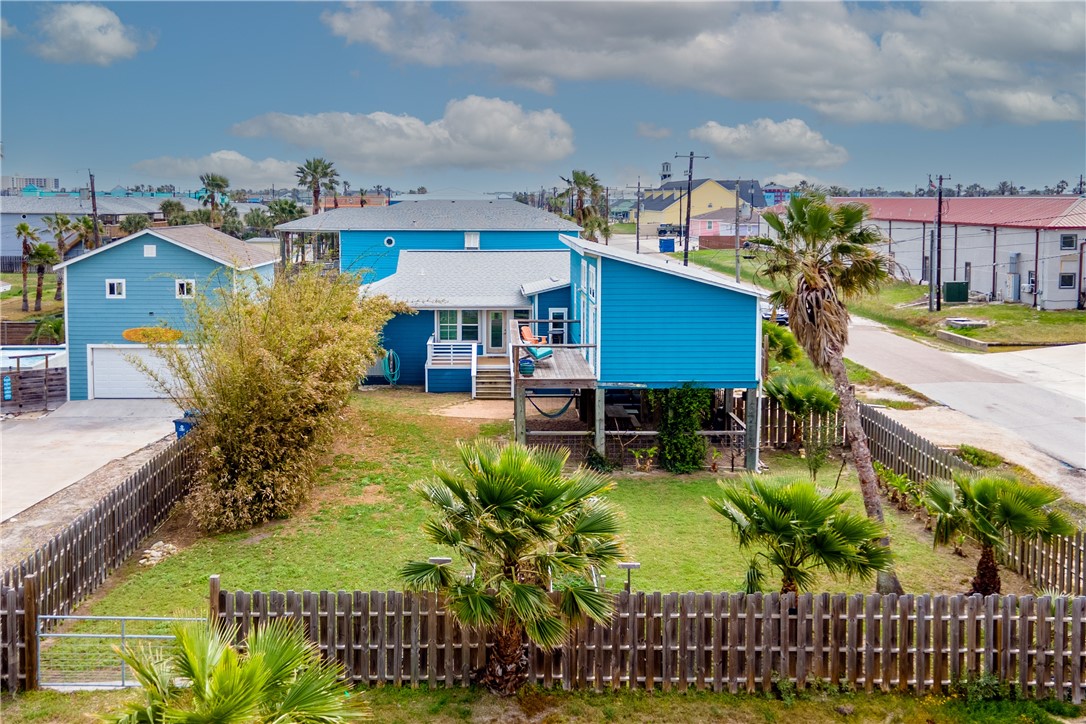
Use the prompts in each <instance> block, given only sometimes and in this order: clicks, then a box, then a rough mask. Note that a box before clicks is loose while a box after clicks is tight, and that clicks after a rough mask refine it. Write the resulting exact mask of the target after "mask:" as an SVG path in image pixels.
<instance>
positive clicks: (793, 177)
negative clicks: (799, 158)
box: [766, 171, 829, 187]
mask: <svg viewBox="0 0 1086 724" xmlns="http://www.w3.org/2000/svg"><path fill="white" fill-rule="evenodd" d="M800 181H806V182H807V183H808V184H810V185H811V186H828V185H829V184H828V183H826V181H824V180H822V179H820V178H818V177H817V176H812V175H811V174H809V173H801V172H799V171H787V172H785V173H778V174H774V175H773V177H772V178H771V179H770V180H769V181H767V182H766V183H767V184H768V183H775V184H780V185H781V186H793V187H794V186H799V183H800Z"/></svg>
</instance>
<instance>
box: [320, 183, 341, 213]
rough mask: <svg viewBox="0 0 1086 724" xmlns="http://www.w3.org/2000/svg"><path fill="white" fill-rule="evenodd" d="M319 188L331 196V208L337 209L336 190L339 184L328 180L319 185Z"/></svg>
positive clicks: (337, 192) (337, 198)
mask: <svg viewBox="0 0 1086 724" xmlns="http://www.w3.org/2000/svg"><path fill="white" fill-rule="evenodd" d="M321 188H323V189H324V190H325V191H327V192H328V193H330V194H332V208H333V209H338V208H339V190H338V189H339V184H338V182H337V181H336V180H335V179H334V178H331V179H328V180H327V181H325V182H324V183H323V184H321Z"/></svg>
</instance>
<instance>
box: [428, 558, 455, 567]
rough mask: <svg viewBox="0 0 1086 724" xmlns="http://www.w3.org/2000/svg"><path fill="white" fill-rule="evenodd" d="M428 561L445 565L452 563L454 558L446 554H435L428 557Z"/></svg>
mask: <svg viewBox="0 0 1086 724" xmlns="http://www.w3.org/2000/svg"><path fill="white" fill-rule="evenodd" d="M427 561H428V562H429V563H431V564H433V565H435V566H444V565H446V564H448V563H452V558H445V557H444V556H434V557H431V558H428V559H427Z"/></svg>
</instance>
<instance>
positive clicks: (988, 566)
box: [969, 546, 1003, 596]
mask: <svg viewBox="0 0 1086 724" xmlns="http://www.w3.org/2000/svg"><path fill="white" fill-rule="evenodd" d="M1002 587H1003V584H1002V582H1001V581H1000V580H999V564H997V563H996V559H995V549H994V548H992V546H984V547H982V548H981V549H980V560H979V561H977V575H976V577H975V578H974V579H973V590H971V591H970V592H969V593H970V594H974V593H979V594H980V595H982V596H991V595H992V594H993V593H996V594H998V593H1000V589H1001V588H1002Z"/></svg>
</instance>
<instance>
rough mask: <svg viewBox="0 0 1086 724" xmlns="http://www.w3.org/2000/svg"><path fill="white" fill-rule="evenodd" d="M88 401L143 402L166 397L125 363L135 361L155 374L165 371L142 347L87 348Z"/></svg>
mask: <svg viewBox="0 0 1086 724" xmlns="http://www.w3.org/2000/svg"><path fill="white" fill-rule="evenodd" d="M90 351H91V379H92V381H93V388H92V390H91V394H90V396H91V397H94V398H96V399H121V400H128V399H147V398H159V397H166V396H167V395H165V394H163V393H162V392H161V391H159V390H158V388H157V387H155V385H154V383H153V382H151V379H150V378H149V377H148V376H147V375H146V374H144V372H143V370H141V369H140V368H138V367H136V366H135V365H133V364H132V363H131V362H129V360H128V358H130V357H136V358H138V359H140V360H141V361H142V362H143V363H144V364H146V365H147V366H148V367H150V368H151V369H153V370H155V371H156V372H158V373H160V374H161V373H162V372H164V371H165V367H164V365H163V363H162V361H161V360H160V359H159V358H158V357H156V356H155V355H154V354H152V353H151V351H150V350H149V349H147V348H146V347H137V346H118V347H91V348H90Z"/></svg>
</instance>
